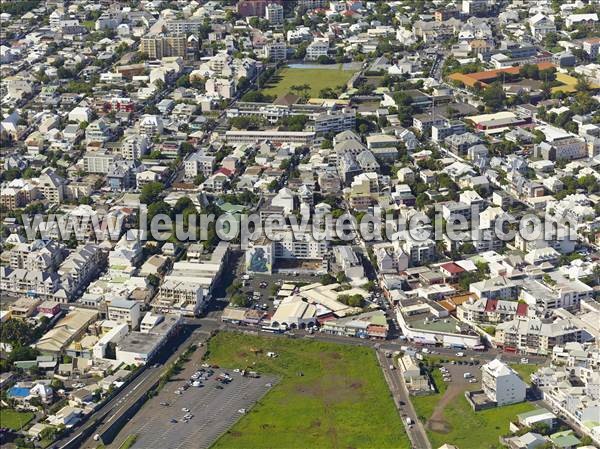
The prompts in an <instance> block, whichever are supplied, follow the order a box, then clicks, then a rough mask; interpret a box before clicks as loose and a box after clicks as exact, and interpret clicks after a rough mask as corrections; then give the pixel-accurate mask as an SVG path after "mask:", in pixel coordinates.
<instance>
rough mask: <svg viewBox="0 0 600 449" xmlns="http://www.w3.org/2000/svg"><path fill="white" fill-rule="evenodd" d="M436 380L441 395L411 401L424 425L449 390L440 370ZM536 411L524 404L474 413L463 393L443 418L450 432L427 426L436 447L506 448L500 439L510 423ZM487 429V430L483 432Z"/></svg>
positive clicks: (434, 374) (435, 373) (436, 372)
mask: <svg viewBox="0 0 600 449" xmlns="http://www.w3.org/2000/svg"><path fill="white" fill-rule="evenodd" d="M522 366H528V365H522ZM433 379H434V381H435V383H436V386H437V387H438V389H439V393H438V394H433V395H430V396H421V397H414V398H412V399H411V402H412V403H413V406H414V407H415V410H416V412H417V415H418V417H419V419H420V420H421V421H422V422H423V423H424V424H425V423H426V422H427V420H428V419H429V418H430V417H431V416H432V415H433V413H434V410H435V408H436V406H437V404H438V403H439V402H440V400H441V399H442V398H443V397H444V394H445V392H446V389H447V385H446V384H445V383H444V382H443V381H442V379H441V373H440V371H439V370H438V369H436V370H435V371H434V372H433ZM534 408H535V406H534V405H533V404H530V403H522V404H514V405H509V406H506V407H499V408H495V409H490V410H483V411H479V412H474V411H473V409H472V408H471V406H470V405H469V403H468V402H467V400H466V399H465V397H464V395H463V394H462V393H461V394H459V395H458V396H456V397H455V398H454V399H452V400H451V401H449V402H448V403H447V404H446V406H445V407H444V410H443V417H444V421H445V424H446V427H447V432H436V431H432V430H431V429H430V428H429V427H427V426H426V428H427V435H428V437H429V441H431V445H432V447H434V448H436V447H440V446H441V445H443V444H444V443H449V444H454V445H456V446H457V447H460V449H496V448H498V449H499V448H501V447H502V446H501V445H500V443H499V442H498V437H499V436H500V435H503V434H505V433H507V432H508V425H509V422H510V421H511V420H514V419H515V417H516V415H517V414H519V413H523V412H526V411H529V410H533V409H534ZM483 429H485V431H482V430H483Z"/></svg>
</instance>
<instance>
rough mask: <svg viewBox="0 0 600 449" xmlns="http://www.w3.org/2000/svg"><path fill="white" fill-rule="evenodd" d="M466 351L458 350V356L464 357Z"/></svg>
mask: <svg viewBox="0 0 600 449" xmlns="http://www.w3.org/2000/svg"><path fill="white" fill-rule="evenodd" d="M464 356H465V353H464V352H457V353H456V357H464Z"/></svg>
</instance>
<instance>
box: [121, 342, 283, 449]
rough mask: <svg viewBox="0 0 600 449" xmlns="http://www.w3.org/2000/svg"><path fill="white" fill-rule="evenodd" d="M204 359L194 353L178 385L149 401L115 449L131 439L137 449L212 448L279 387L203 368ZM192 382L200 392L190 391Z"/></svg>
mask: <svg viewBox="0 0 600 449" xmlns="http://www.w3.org/2000/svg"><path fill="white" fill-rule="evenodd" d="M197 352H202V351H197ZM200 358H201V357H200V354H196V353H195V354H194V356H193V357H192V360H190V361H189V362H188V363H187V364H186V366H185V368H184V370H183V371H182V372H181V373H179V374H177V376H176V380H173V381H171V382H169V383H167V384H166V385H165V386H164V388H163V389H162V390H161V391H160V392H159V394H158V395H157V396H155V397H154V398H152V399H150V400H149V401H148V403H147V404H146V405H145V406H144V407H143V408H142V409H141V410H140V411H139V412H138V413H137V414H136V415H135V416H134V418H133V419H132V420H131V421H130V422H129V423H128V424H127V425H126V426H125V429H126V432H121V434H120V435H119V437H118V438H117V439H115V441H114V442H113V444H112V445H111V447H115V448H117V447H119V445H120V444H121V443H122V441H123V440H124V439H125V438H126V437H127V436H128V435H137V439H136V442H135V444H134V446H133V447H134V448H140V449H151V448H156V449H164V448H166V447H168V448H172V449H186V448H190V449H192V448H194V449H198V448H208V447H210V446H211V445H212V444H213V443H214V442H215V441H216V440H217V439H218V438H219V437H220V436H221V435H222V434H223V433H224V432H225V431H227V430H228V429H229V428H230V427H231V426H232V425H233V424H234V423H235V422H236V421H237V420H238V419H240V418H241V417H242V416H243V415H244V413H246V412H248V411H249V410H250V408H251V407H252V406H253V405H254V404H255V403H256V401H257V400H258V399H260V398H261V397H262V396H263V395H264V394H265V393H267V392H268V391H269V390H270V389H271V387H272V386H273V385H274V384H275V382H276V379H275V378H274V377H272V376H261V377H259V378H252V377H245V376H242V373H240V372H235V371H233V370H224V369H221V368H207V367H203V366H202V364H201V361H200ZM195 373H199V375H195ZM225 374H227V375H228V376H229V377H230V379H231V380H230V381H227V380H225ZM192 376H194V377H195V378H196V379H192ZM219 379H221V380H223V381H220V380H219ZM193 382H196V385H198V386H193V385H190V384H191V383H193ZM184 386H185V387H184ZM184 388H185V390H184ZM176 391H180V392H181V394H177V393H176ZM125 429H124V430H125Z"/></svg>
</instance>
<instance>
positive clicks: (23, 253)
mask: <svg viewBox="0 0 600 449" xmlns="http://www.w3.org/2000/svg"><path fill="white" fill-rule="evenodd" d="M8 251H9V266H10V268H12V269H14V270H16V269H18V268H23V269H26V270H30V271H35V270H39V271H53V270H54V269H55V268H56V267H58V265H59V264H60V263H61V262H62V260H63V250H62V247H61V246H60V244H58V243H57V242H55V241H54V240H34V241H33V242H31V243H27V242H24V243H17V244H15V245H14V246H13V247H12V248H11V249H10V250H8Z"/></svg>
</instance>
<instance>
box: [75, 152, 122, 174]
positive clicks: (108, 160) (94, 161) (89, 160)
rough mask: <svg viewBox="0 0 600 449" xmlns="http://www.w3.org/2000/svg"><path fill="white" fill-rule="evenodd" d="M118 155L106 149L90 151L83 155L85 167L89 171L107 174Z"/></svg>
mask: <svg viewBox="0 0 600 449" xmlns="http://www.w3.org/2000/svg"><path fill="white" fill-rule="evenodd" d="M116 159H117V157H116V156H115V155H114V154H112V153H108V152H106V151H88V152H87V153H85V154H84V155H83V169H84V170H85V171H86V172H88V173H103V174H106V173H108V171H109V170H110V167H111V165H112V164H113V162H114V161H115V160H116Z"/></svg>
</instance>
